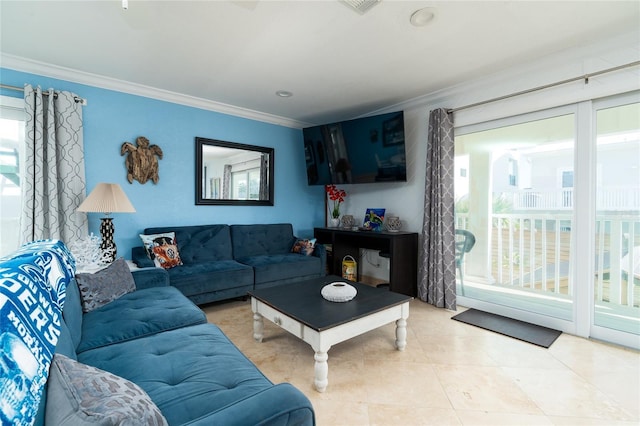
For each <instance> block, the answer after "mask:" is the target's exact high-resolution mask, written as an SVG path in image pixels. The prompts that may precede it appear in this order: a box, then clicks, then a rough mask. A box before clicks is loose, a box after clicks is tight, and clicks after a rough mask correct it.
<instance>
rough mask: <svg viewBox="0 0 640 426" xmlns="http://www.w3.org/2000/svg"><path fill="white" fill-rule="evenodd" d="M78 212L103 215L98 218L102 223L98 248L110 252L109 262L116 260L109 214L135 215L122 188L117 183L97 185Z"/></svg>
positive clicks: (111, 222)
mask: <svg viewBox="0 0 640 426" xmlns="http://www.w3.org/2000/svg"><path fill="white" fill-rule="evenodd" d="M78 211H79V212H86V213H104V214H105V217H103V218H100V220H101V221H102V223H101V224H100V235H101V236H102V243H101V244H100V248H101V249H102V250H103V251H104V250H111V256H110V261H111V262H113V261H114V260H115V258H116V252H117V248H116V243H115V242H114V241H113V234H114V232H115V230H114V228H113V221H112V218H111V217H109V215H110V214H111V213H135V211H136V209H134V208H133V205H131V202H130V201H129V199H128V198H127V196H126V194H125V193H124V191H123V190H122V188H120V185H118V184H117V183H99V184H98V185H96V187H95V188H93V191H91V194H89V196H88V197H87V198H86V199H85V200H84V201H83V202H82V204H80V207H78Z"/></svg>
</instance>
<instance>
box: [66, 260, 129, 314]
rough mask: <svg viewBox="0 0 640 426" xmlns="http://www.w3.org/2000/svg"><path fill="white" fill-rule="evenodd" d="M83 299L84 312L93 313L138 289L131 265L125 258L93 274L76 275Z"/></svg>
mask: <svg viewBox="0 0 640 426" xmlns="http://www.w3.org/2000/svg"><path fill="white" fill-rule="evenodd" d="M76 282H77V283H78V289H79V290H80V296H81V298H82V311H83V312H91V311H93V310H94V309H98V308H99V307H101V306H104V305H106V304H107V303H109V302H112V301H114V300H116V299H118V298H119V297H122V296H124V295H125V294H127V293H131V292H132V291H134V290H135V289H136V283H135V281H134V280H133V275H131V270H130V269H129V265H127V262H126V261H125V260H124V259H123V258H119V259H116V260H115V261H113V263H112V264H111V265H109V266H107V267H106V268H105V269H102V270H101V271H98V272H96V273H93V274H86V273H80V274H76Z"/></svg>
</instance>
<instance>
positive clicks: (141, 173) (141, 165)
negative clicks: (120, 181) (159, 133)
mask: <svg viewBox="0 0 640 426" xmlns="http://www.w3.org/2000/svg"><path fill="white" fill-rule="evenodd" d="M136 145H137V146H135V145H133V144H132V143H129V142H125V143H123V144H122V147H121V148H120V155H125V154H127V158H125V160H124V165H125V167H126V168H127V180H128V181H129V183H133V180H134V179H135V180H137V181H138V182H140V183H141V184H145V183H147V181H148V180H149V179H151V181H152V182H153V183H158V181H159V180H160V176H158V158H156V156H157V157H159V158H160V159H161V160H162V155H163V154H162V149H160V147H159V146H158V145H155V144H153V145H149V139H147V138H145V137H144V136H140V137H138V138H137V139H136Z"/></svg>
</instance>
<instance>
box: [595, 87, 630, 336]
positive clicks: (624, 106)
mask: <svg viewBox="0 0 640 426" xmlns="http://www.w3.org/2000/svg"><path fill="white" fill-rule="evenodd" d="M636 100H637V98H636ZM595 124H596V179H597V181H596V182H597V185H596V217H595V226H594V228H595V229H594V231H595V238H594V258H595V260H596V264H595V274H594V306H593V319H594V321H593V322H594V325H595V326H596V327H597V328H599V329H600V330H599V331H600V332H601V333H602V334H603V335H605V336H606V335H608V334H612V333H615V332H625V333H631V334H633V335H636V336H640V103H638V102H637V101H635V102H634V99H633V98H628V97H627V98H619V99H610V100H605V101H601V102H598V103H595Z"/></svg>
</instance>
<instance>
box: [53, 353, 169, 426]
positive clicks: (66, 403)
mask: <svg viewBox="0 0 640 426" xmlns="http://www.w3.org/2000/svg"><path fill="white" fill-rule="evenodd" d="M90 423H91V424H100V425H153V426H156V425H168V423H167V419H165V418H164V416H163V415H162V413H161V412H160V409H159V408H158V407H157V406H156V405H155V404H154V403H153V401H152V400H151V398H149V395H148V394H147V393H146V392H145V391H144V390H142V388H140V386H138V385H136V384H135V383H133V382H130V381H129V380H126V379H124V378H122V377H119V376H116V375H114V374H111V373H108V372H106V371H103V370H100V369H98V368H95V367H91V366H89V365H85V364H81V363H79V362H77V361H74V360H72V359H70V358H67V357H66V356H64V355H61V354H55V355H54V357H53V362H52V363H51V371H50V376H49V381H48V391H47V407H46V413H45V424H48V425H60V426H68V425H81V424H83V425H84V424H90Z"/></svg>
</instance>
